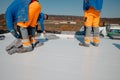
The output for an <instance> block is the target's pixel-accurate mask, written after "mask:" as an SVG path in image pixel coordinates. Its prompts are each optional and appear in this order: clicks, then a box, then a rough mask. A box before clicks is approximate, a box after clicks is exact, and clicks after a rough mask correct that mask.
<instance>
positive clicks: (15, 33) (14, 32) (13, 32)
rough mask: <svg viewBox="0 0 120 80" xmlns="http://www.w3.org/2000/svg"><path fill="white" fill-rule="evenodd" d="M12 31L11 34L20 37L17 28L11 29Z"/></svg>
mask: <svg viewBox="0 0 120 80" xmlns="http://www.w3.org/2000/svg"><path fill="white" fill-rule="evenodd" d="M10 32H11V34H12V35H13V36H14V37H15V38H19V37H20V36H19V34H18V33H17V32H16V31H15V30H11V31H10Z"/></svg>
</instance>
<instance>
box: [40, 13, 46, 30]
mask: <svg viewBox="0 0 120 80" xmlns="http://www.w3.org/2000/svg"><path fill="white" fill-rule="evenodd" d="M44 20H45V17H44V13H40V15H39V17H38V22H39V23H40V27H41V30H42V31H44Z"/></svg>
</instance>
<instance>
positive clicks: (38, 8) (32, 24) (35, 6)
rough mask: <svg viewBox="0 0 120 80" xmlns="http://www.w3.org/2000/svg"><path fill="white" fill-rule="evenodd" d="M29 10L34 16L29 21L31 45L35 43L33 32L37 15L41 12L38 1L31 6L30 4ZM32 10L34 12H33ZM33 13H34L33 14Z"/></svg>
mask: <svg viewBox="0 0 120 80" xmlns="http://www.w3.org/2000/svg"><path fill="white" fill-rule="evenodd" d="M30 10H31V11H30V12H31V15H33V16H34V17H33V18H32V21H31V23H30V26H29V27H30V35H31V37H30V40H31V43H32V44H33V45H35V43H36V39H35V37H36V36H35V32H36V25H37V20H38V17H39V14H40V12H41V6H40V4H39V3H38V2H36V1H35V2H34V3H33V4H32V5H31V6H30ZM33 11H34V12H33ZM34 14H35V15H34Z"/></svg>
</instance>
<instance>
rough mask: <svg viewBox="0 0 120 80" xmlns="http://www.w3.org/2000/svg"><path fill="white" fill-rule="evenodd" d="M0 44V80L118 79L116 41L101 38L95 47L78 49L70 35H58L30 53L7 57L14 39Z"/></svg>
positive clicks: (119, 63)
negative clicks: (57, 37)
mask: <svg viewBox="0 0 120 80" xmlns="http://www.w3.org/2000/svg"><path fill="white" fill-rule="evenodd" d="M5 36H6V38H5V40H1V41H0V80H120V40H111V39H107V38H101V43H100V45H99V47H94V46H93V45H90V47H89V48H86V47H83V46H79V45H78V44H79V42H80V41H79V39H76V38H74V37H73V35H69V36H71V37H69V36H67V35H61V34H60V35H58V36H60V39H54V40H48V41H47V42H45V43H44V45H43V46H41V47H37V48H35V49H34V51H32V52H27V53H22V54H13V55H9V54H7V52H6V51H5V48H6V46H7V45H8V44H10V43H11V42H12V41H13V40H14V38H13V37H12V35H10V34H5Z"/></svg>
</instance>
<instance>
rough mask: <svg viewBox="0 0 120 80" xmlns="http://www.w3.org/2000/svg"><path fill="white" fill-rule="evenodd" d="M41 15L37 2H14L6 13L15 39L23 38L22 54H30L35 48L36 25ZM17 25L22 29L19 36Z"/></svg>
mask: <svg viewBox="0 0 120 80" xmlns="http://www.w3.org/2000/svg"><path fill="white" fill-rule="evenodd" d="M40 13H41V5H40V3H39V2H38V1H37V0H14V1H13V3H12V4H11V5H10V6H9V7H8V9H7V11H6V16H5V17H6V23H7V27H8V30H9V31H10V32H11V33H12V35H13V36H14V37H15V38H21V40H22V47H21V48H20V50H22V52H29V51H32V50H33V48H34V45H35V43H36V39H35V31H36V25H37V20H38V18H39V15H40ZM15 23H16V24H17V27H19V29H20V33H19V34H18V33H17V31H16V30H15V29H14V24H15Z"/></svg>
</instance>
